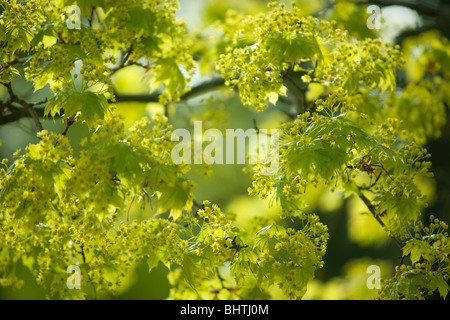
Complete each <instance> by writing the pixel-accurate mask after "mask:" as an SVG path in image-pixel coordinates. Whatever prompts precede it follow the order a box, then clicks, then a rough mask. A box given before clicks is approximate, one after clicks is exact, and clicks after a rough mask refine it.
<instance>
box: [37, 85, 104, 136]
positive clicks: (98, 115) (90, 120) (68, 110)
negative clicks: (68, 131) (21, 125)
mask: <svg viewBox="0 0 450 320" xmlns="http://www.w3.org/2000/svg"><path fill="white" fill-rule="evenodd" d="M60 108H62V109H64V119H67V118H68V117H70V116H73V115H76V114H77V113H78V112H79V113H80V114H81V119H82V120H83V121H84V122H86V123H87V125H88V126H90V127H91V126H93V125H95V123H96V121H97V120H100V119H104V118H105V116H106V114H107V113H109V105H108V100H107V99H106V97H105V95H104V94H96V93H93V92H89V91H87V92H76V91H75V92H71V93H68V94H67V93H65V92H63V93H61V94H58V95H56V96H55V97H53V98H51V99H50V100H49V102H48V103H47V106H46V107H45V112H44V113H45V115H46V116H47V115H48V114H50V115H51V116H52V117H54V116H55V115H56V113H59V111H60Z"/></svg>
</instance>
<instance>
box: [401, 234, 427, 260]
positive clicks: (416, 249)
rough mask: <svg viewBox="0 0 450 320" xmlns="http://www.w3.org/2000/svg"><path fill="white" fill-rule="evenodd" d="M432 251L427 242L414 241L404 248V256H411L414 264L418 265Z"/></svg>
mask: <svg viewBox="0 0 450 320" xmlns="http://www.w3.org/2000/svg"><path fill="white" fill-rule="evenodd" d="M428 251H430V245H429V244H428V242H426V241H422V240H418V239H413V240H410V241H408V243H407V244H406V245H405V246H404V247H403V255H404V256H406V255H408V254H410V255H411V261H412V263H416V262H418V261H419V260H420V257H421V256H423V255H427V253H428Z"/></svg>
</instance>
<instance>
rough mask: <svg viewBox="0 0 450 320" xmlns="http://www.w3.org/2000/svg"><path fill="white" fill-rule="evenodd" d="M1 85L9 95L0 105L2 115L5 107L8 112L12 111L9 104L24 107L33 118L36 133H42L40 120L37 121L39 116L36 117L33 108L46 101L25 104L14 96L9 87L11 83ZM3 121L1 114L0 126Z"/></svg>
mask: <svg viewBox="0 0 450 320" xmlns="http://www.w3.org/2000/svg"><path fill="white" fill-rule="evenodd" d="M2 85H4V86H5V87H6V89H7V90H8V94H9V99H7V100H5V101H4V102H3V103H2V113H3V109H4V108H5V107H8V108H9V109H10V110H12V109H13V108H11V104H12V103H17V104H19V105H21V106H22V107H24V108H25V109H26V110H27V112H28V113H29V115H30V116H31V117H32V118H33V120H34V123H35V125H36V128H37V130H38V132H39V131H42V130H43V127H42V124H41V122H40V120H39V115H38V113H37V112H36V110H35V109H34V108H33V107H34V106H35V105H38V104H42V103H45V102H46V100H45V101H43V102H37V103H29V102H26V101H25V100H22V99H20V98H19V97H17V96H16V95H15V94H14V92H13V90H12V87H11V82H8V83H2ZM19 119H20V118H19ZM3 120H4V119H3V114H2V115H0V124H1V122H2V121H3Z"/></svg>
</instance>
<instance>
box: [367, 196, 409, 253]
mask: <svg viewBox="0 0 450 320" xmlns="http://www.w3.org/2000/svg"><path fill="white" fill-rule="evenodd" d="M359 197H360V199H361V200H362V201H363V202H364V204H365V205H366V207H367V208H368V209H369V211H370V213H371V214H372V216H373V217H374V218H375V220H377V221H378V223H379V224H380V225H381V227H382V228H385V227H386V225H385V223H384V222H383V220H381V218H380V216H379V215H378V213H377V207H376V206H375V205H374V204H373V203H372V202H370V200H369V199H368V198H367V197H366V196H365V195H364V194H363V193H362V192H360V193H359ZM390 238H391V239H392V241H393V242H394V243H395V244H396V245H397V247H399V249H400V250H402V249H403V245H402V243H401V242H400V240H398V239H397V238H396V237H394V236H390Z"/></svg>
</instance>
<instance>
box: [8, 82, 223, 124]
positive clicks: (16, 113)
mask: <svg viewBox="0 0 450 320" xmlns="http://www.w3.org/2000/svg"><path fill="white" fill-rule="evenodd" d="M224 85H225V82H224V80H223V79H222V78H215V79H211V80H208V81H205V82H203V83H200V84H198V85H196V86H194V87H193V88H192V89H191V90H190V91H188V92H186V93H185V94H183V95H182V96H181V98H180V99H181V100H188V99H191V98H194V97H196V96H198V95H201V94H204V93H206V92H208V91H211V90H214V89H217V88H219V87H222V86H224ZM115 98H116V99H115V101H114V102H158V101H159V94H117V95H116V97H115ZM14 99H16V100H17V99H18V98H17V97H15V98H14ZM10 100H11V99H7V100H4V101H3V103H2V107H3V108H5V107H8V109H9V110H10V111H11V113H9V114H6V115H5V114H3V112H2V110H3V109H2V110H0V125H3V124H8V123H11V122H15V121H18V120H20V119H22V118H27V117H32V118H33V120H34V121H35V123H36V126H38V123H39V124H40V122H39V118H42V117H43V116H44V110H45V108H33V107H34V106H36V105H40V104H43V103H46V102H47V101H46V100H45V101H42V102H37V103H28V102H25V101H23V100H21V99H19V100H18V101H10ZM19 101H20V102H19ZM12 102H17V103H19V104H20V105H22V106H23V107H24V108H25V109H19V108H14V107H13V106H12V105H11V103H12ZM108 102H109V103H113V101H112V100H109V101H108ZM28 107H30V108H31V110H29V108H28ZM27 111H28V112H27ZM63 114H64V111H63V110H61V111H60V115H63ZM40 127H42V126H40Z"/></svg>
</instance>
